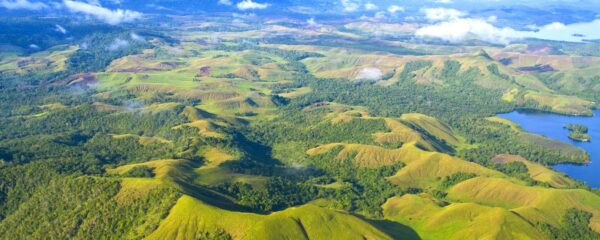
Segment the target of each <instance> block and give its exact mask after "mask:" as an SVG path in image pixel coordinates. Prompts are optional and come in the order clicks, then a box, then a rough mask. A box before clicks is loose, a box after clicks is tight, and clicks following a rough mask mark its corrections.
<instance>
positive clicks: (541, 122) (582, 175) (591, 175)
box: [499, 110, 600, 188]
mask: <svg viewBox="0 0 600 240" xmlns="http://www.w3.org/2000/svg"><path fill="white" fill-rule="evenodd" d="M499 116H501V117H504V118H508V119H510V120H512V121H514V122H516V123H518V124H519V125H521V127H522V128H523V129H524V130H526V131H528V132H531V133H536V134H540V135H543V136H546V137H549V138H552V139H556V140H559V141H562V142H567V143H571V144H573V145H575V146H577V147H580V148H583V149H584V150H586V151H587V152H588V153H589V154H590V157H591V160H592V162H591V163H590V164H587V165H572V164H559V165H556V166H554V169H556V170H558V171H560V172H564V173H566V174H568V175H569V176H571V177H572V178H575V179H579V180H581V181H583V182H585V183H586V184H587V185H588V186H590V187H593V188H600V110H599V111H596V112H595V113H594V117H576V116H564V115H557V114H551V113H539V112H511V113H507V114H500V115H499ZM567 124H582V125H585V126H587V127H588V128H589V134H590V135H591V136H592V142H588V143H584V142H577V141H573V140H571V139H569V138H568V137H567V136H568V135H569V130H567V129H564V128H563V127H564V126H565V125H567Z"/></svg>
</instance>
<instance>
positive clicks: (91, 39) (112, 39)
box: [67, 33, 151, 72]
mask: <svg viewBox="0 0 600 240" xmlns="http://www.w3.org/2000/svg"><path fill="white" fill-rule="evenodd" d="M129 34H130V33H121V34H91V35H90V36H88V37H86V38H85V39H84V40H83V43H82V44H83V45H84V46H86V47H84V48H81V49H79V50H77V52H75V53H74V54H73V55H71V57H70V58H69V61H68V63H67V65H68V67H69V69H70V70H71V71H74V72H96V71H100V70H103V69H104V68H106V67H107V66H108V65H109V64H110V63H111V62H112V60H114V59H117V58H120V57H124V56H127V55H132V54H137V53H141V50H142V49H144V48H150V47H151V45H150V44H149V43H147V42H145V41H139V40H133V39H131V37H130V35H129Z"/></svg>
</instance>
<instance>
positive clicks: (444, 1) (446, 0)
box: [434, 0, 454, 4]
mask: <svg viewBox="0 0 600 240" xmlns="http://www.w3.org/2000/svg"><path fill="white" fill-rule="evenodd" d="M434 2H435V3H441V4H450V3H454V1H453V0H436V1H434Z"/></svg>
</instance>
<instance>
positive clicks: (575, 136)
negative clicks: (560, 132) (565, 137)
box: [565, 124, 592, 142]
mask: <svg viewBox="0 0 600 240" xmlns="http://www.w3.org/2000/svg"><path fill="white" fill-rule="evenodd" d="M565 128H566V129H569V130H570V131H571V133H569V138H570V139H572V140H575V141H579V142H589V141H592V137H591V136H590V135H589V134H588V127H586V126H584V125H580V124H569V125H567V126H565Z"/></svg>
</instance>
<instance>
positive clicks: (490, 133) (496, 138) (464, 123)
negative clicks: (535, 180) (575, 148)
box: [451, 118, 587, 167]
mask: <svg viewBox="0 0 600 240" xmlns="http://www.w3.org/2000/svg"><path fill="white" fill-rule="evenodd" d="M451 123H452V125H453V126H455V128H456V129H459V130H460V131H461V132H462V133H463V135H464V136H469V138H470V140H469V141H470V143H477V144H478V146H479V147H477V148H472V149H462V150H461V151H459V152H458V156H459V157H461V158H463V159H466V160H469V161H473V162H477V163H480V164H482V165H484V166H488V167H492V166H493V164H492V162H491V159H492V158H493V157H495V156H496V155H498V154H512V155H519V156H522V157H524V158H525V159H528V160H530V161H534V162H538V163H542V164H545V165H551V164H557V163H564V162H577V163H583V162H585V161H586V159H587V155H586V153H585V152H583V151H582V152H575V153H570V152H565V151H561V150H560V149H555V148H550V147H547V146H543V145H539V144H536V142H535V141H529V140H528V139H527V137H525V136H523V135H521V134H516V133H514V131H512V130H511V129H510V127H509V126H506V125H503V124H500V123H492V122H490V121H487V120H483V119H481V120H474V119H464V118H459V119H457V120H456V121H452V122H451Z"/></svg>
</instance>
